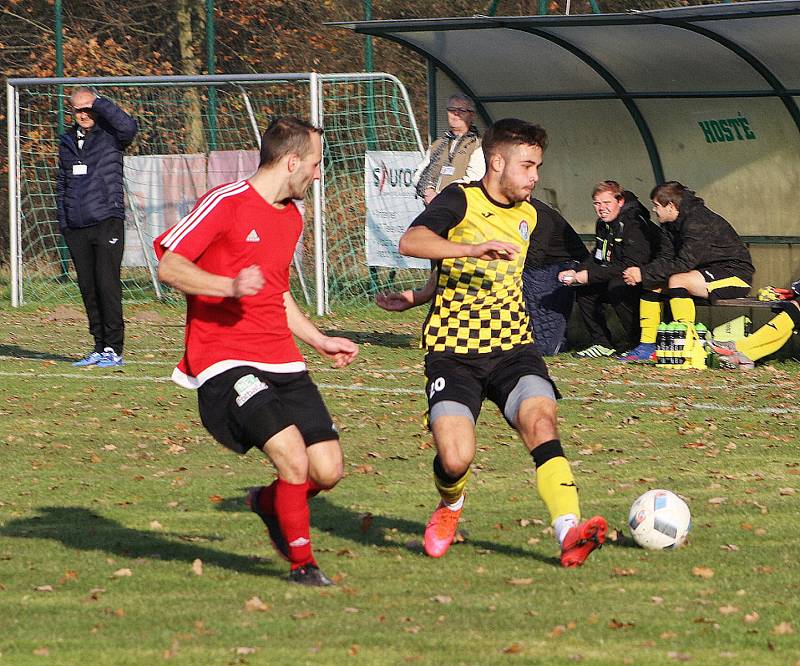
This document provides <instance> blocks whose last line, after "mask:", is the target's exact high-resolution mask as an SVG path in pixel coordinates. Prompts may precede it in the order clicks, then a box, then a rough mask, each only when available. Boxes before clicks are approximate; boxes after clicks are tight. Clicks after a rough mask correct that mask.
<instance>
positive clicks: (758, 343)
mask: <svg viewBox="0 0 800 666" xmlns="http://www.w3.org/2000/svg"><path fill="white" fill-rule="evenodd" d="M793 330H794V321H793V320H792V318H791V316H790V315H789V313H788V312H781V313H780V314H779V315H777V316H776V317H773V318H772V319H770V320H769V321H768V322H767V323H766V324H764V325H763V326H762V327H761V328H759V329H758V330H757V331H756V332H755V333H753V334H752V335H748V336H747V337H746V338H742V339H741V340H737V341H736V349H737V350H738V351H740V352H742V354H744V355H745V356H747V358H749V359H750V360H751V361H757V360H758V359H760V358H764V357H765V356H769V355H770V354H774V353H775V352H776V351H778V350H779V349H780V348H781V347H783V345H785V344H786V341H787V340H788V339H789V338H790V337H792V331H793Z"/></svg>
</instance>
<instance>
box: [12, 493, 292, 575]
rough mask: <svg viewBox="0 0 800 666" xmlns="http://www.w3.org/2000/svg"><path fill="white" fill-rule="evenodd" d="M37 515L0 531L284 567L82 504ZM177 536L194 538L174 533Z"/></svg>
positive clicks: (261, 570)
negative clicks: (122, 519)
mask: <svg viewBox="0 0 800 666" xmlns="http://www.w3.org/2000/svg"><path fill="white" fill-rule="evenodd" d="M37 511H38V513H39V515H36V516H29V517H26V518H17V519H15V520H11V521H9V522H8V523H6V524H5V525H3V526H2V527H0V535H3V536H8V537H15V538H20V539H53V540H54V541H59V542H61V543H62V544H64V545H65V546H66V547H68V548H73V549H75V550H96V551H102V552H106V553H110V554H114V555H118V556H120V557H130V558H145V559H153V560H161V561H165V562H169V561H179V562H186V563H187V564H192V562H194V561H195V560H196V559H200V560H202V561H203V564H205V565H213V566H217V567H222V568H224V569H230V570H232V571H237V572H240V573H245V574H253V575H264V574H267V575H273V576H279V575H280V576H283V575H285V571H284V570H283V568H282V567H281V569H280V571H278V570H277V569H275V568H274V567H268V566H265V563H264V562H262V561H259V560H257V559H255V558H249V557H244V556H242V555H236V554H233V553H226V552H223V551H219V550H215V549H213V548H207V547H204V546H198V545H196V544H194V543H181V542H180V541H173V540H170V539H167V538H164V537H162V536H159V535H157V534H154V533H153V532H146V531H143V530H137V529H131V528H129V527H125V526H124V525H122V524H120V523H118V522H116V521H115V520H109V519H108V518H104V517H103V516H101V515H99V514H97V513H95V512H94V511H90V510H89V509H85V508H83V507H77V506H71V507H60V506H59V507H56V506H45V507H40V508H39V509H37ZM176 538H177V539H180V538H185V539H198V538H203V539H207V537H197V536H196V535H192V536H189V535H184V536H181V535H176Z"/></svg>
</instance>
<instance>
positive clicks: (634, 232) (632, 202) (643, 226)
mask: <svg viewBox="0 0 800 666" xmlns="http://www.w3.org/2000/svg"><path fill="white" fill-rule="evenodd" d="M624 197H625V203H624V204H623V206H622V208H621V209H620V211H619V215H617V219H615V220H613V221H612V222H611V224H606V223H605V222H603V220H601V219H599V218H598V220H597V223H596V224H595V246H594V251H593V252H592V256H591V258H590V259H587V260H586V261H584V262H583V264H581V266H580V267H579V268H578V269H577V270H584V269H585V270H586V272H587V273H588V276H589V284H594V283H597V282H608V281H609V280H612V279H622V272H623V271H624V270H625V269H626V268H630V267H631V266H642V265H643V264H646V263H647V262H648V261H650V260H651V259H653V257H655V256H656V254H657V252H658V249H659V247H660V244H661V241H662V232H661V230H660V229H659V228H658V225H657V224H654V223H653V222H651V221H650V214H649V213H648V212H647V209H646V208H645V207H644V206H643V205H642V203H641V202H640V201H639V200H638V199H637V198H636V195H635V194H634V193H633V192H627V191H626V192H624Z"/></svg>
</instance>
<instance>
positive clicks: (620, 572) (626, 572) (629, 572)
mask: <svg viewBox="0 0 800 666" xmlns="http://www.w3.org/2000/svg"><path fill="white" fill-rule="evenodd" d="M611 573H612V574H614V575H615V576H635V575H636V573H637V572H636V569H633V568H631V569H623V568H622V567H613V568H612V569H611Z"/></svg>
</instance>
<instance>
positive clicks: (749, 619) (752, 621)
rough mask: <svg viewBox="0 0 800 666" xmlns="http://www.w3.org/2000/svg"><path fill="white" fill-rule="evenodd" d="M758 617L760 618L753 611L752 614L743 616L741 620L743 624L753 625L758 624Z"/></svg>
mask: <svg viewBox="0 0 800 666" xmlns="http://www.w3.org/2000/svg"><path fill="white" fill-rule="evenodd" d="M760 617H761V616H760V615H759V614H758V612H756V611H753V612H752V613H748V614H747V615H745V616H744V617H743V618H742V619H743V620H744V622H745V624H755V623H756V622H758V620H759V618H760Z"/></svg>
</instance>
